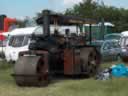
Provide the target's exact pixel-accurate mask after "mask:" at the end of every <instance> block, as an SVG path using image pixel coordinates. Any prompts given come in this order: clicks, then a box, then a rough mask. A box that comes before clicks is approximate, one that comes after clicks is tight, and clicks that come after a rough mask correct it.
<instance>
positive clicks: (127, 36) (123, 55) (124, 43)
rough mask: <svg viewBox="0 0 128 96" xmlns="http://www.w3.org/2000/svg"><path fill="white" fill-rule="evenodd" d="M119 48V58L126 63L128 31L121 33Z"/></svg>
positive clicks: (127, 57)
mask: <svg viewBox="0 0 128 96" xmlns="http://www.w3.org/2000/svg"><path fill="white" fill-rule="evenodd" d="M121 35H122V37H121V39H120V42H119V43H120V46H121V49H122V50H121V58H122V60H123V61H128V60H127V59H128V31H124V32H121Z"/></svg>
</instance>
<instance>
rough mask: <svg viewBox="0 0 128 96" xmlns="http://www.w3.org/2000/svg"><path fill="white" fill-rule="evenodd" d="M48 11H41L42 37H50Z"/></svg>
mask: <svg viewBox="0 0 128 96" xmlns="http://www.w3.org/2000/svg"><path fill="white" fill-rule="evenodd" d="M49 17H50V11H49V10H44V11H43V33H44V34H43V35H44V36H50V18H49Z"/></svg>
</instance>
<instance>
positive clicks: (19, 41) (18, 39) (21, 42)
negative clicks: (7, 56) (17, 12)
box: [9, 36, 29, 47]
mask: <svg viewBox="0 0 128 96" xmlns="http://www.w3.org/2000/svg"><path fill="white" fill-rule="evenodd" d="M28 41H29V36H12V37H10V40H9V46H12V47H22V46H25V45H27V44H28Z"/></svg>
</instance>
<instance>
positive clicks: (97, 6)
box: [65, 0, 128, 32]
mask: <svg viewBox="0 0 128 96" xmlns="http://www.w3.org/2000/svg"><path fill="white" fill-rule="evenodd" d="M65 14H66V15H76V16H81V17H83V18H92V19H95V20H97V21H99V22H101V20H104V21H105V22H111V23H113V24H114V25H115V32H122V31H125V30H128V9H124V8H116V7H114V6H107V5H105V4H104V3H103V2H100V3H99V2H97V1H94V0H83V1H82V2H80V3H79V4H75V5H74V6H73V7H72V8H68V9H66V11H65Z"/></svg>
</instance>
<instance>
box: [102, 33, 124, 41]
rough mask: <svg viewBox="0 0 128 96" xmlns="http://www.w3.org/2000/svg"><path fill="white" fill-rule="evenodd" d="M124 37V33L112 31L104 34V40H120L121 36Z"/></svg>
mask: <svg viewBox="0 0 128 96" xmlns="http://www.w3.org/2000/svg"><path fill="white" fill-rule="evenodd" d="M121 37H122V34H120V33H111V34H107V35H105V36H104V40H113V39H115V40H120V38H121Z"/></svg>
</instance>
